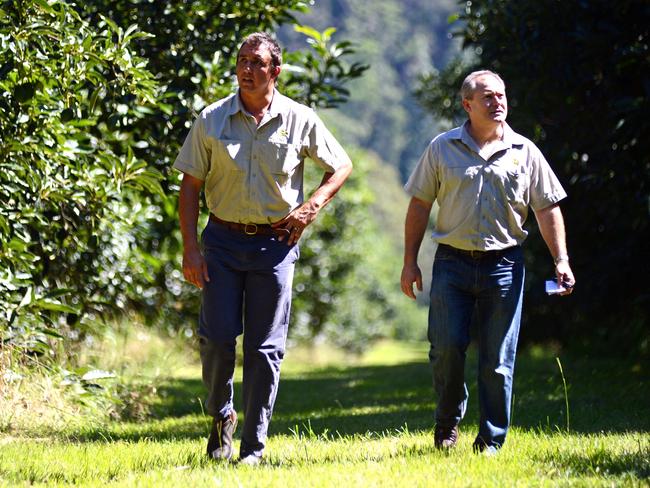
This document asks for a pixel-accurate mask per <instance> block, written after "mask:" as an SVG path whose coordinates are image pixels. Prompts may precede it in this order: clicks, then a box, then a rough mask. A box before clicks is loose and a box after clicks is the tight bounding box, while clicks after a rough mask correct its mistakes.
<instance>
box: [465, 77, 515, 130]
mask: <svg viewBox="0 0 650 488" xmlns="http://www.w3.org/2000/svg"><path fill="white" fill-rule="evenodd" d="M463 108H464V109H465V111H466V112H467V114H468V115H469V119H470V121H471V122H474V123H481V124H485V123H491V122H492V123H494V124H500V123H501V122H504V121H505V120H506V117H507V116H508V99H507V98H506V87H505V86H503V83H501V82H500V81H499V80H498V79H497V78H495V77H494V76H490V75H484V76H481V77H479V78H477V79H476V90H474V93H473V95H472V98H469V99H468V98H466V99H464V100H463Z"/></svg>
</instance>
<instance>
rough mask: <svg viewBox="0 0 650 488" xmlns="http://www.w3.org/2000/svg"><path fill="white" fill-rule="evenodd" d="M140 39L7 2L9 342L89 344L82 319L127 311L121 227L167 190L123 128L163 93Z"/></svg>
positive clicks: (0, 187) (5, 304)
mask: <svg viewBox="0 0 650 488" xmlns="http://www.w3.org/2000/svg"><path fill="white" fill-rule="evenodd" d="M138 37H142V34H141V33H139V32H138V30H137V29H136V28H129V29H127V30H123V29H121V28H119V27H118V26H116V25H114V24H113V23H111V22H109V21H103V20H102V21H101V22H100V23H99V24H98V25H96V26H90V25H89V24H88V23H87V22H85V21H84V20H83V19H82V18H81V17H80V16H79V15H78V13H77V12H75V11H74V10H73V9H72V7H70V6H69V5H67V4H65V3H56V4H52V5H49V4H47V3H46V2H30V3H29V4H23V3H22V2H4V3H3V4H2V10H1V11H0V42H1V44H0V70H1V71H2V77H1V79H0V133H1V134H2V143H1V144H0V168H1V170H0V201H1V202H2V206H1V207H0V243H1V245H2V247H1V251H0V309H1V310H2V315H3V316H2V319H0V320H2V322H3V327H2V339H3V340H13V342H14V343H18V344H22V345H23V346H25V347H27V348H29V349H30V350H33V351H42V350H43V348H46V349H47V347H46V346H47V342H46V340H45V339H46V336H48V335H49V336H50V337H52V336H60V335H61V334H70V335H74V337H79V336H82V335H83V332H84V327H85V325H86V323H85V322H84V321H80V320H79V318H92V314H93V313H94V312H97V311H99V310H101V309H103V308H104V307H103V306H104V304H106V303H112V304H113V306H114V307H118V308H119V307H120V306H121V305H123V298H124V292H125V288H126V287H127V284H128V276H124V273H125V271H126V269H125V266H126V265H127V264H128V261H129V257H128V254H129V246H130V245H131V244H132V243H131V242H129V239H128V238H127V237H128V236H129V235H132V234H131V232H130V231H125V229H126V228H127V227H130V226H131V222H130V219H131V217H132V216H133V214H139V213H140V212H138V209H139V208H141V207H142V206H145V205H146V197H145V196H144V195H146V194H150V195H153V194H156V193H157V192H158V193H159V192H160V187H159V185H158V180H159V175H158V174H157V173H156V172H155V171H153V170H151V169H148V168H147V165H146V163H145V162H144V160H143V159H141V158H139V157H135V156H134V152H133V151H132V149H131V148H132V147H137V146H138V145H139V144H141V139H139V137H138V134H134V133H132V132H130V131H129V130H125V129H124V128H123V127H122V126H121V123H120V121H121V120H138V119H141V118H142V117H143V116H144V114H146V113H147V111H149V110H151V106H152V104H153V102H154V100H155V99H156V96H157V91H156V90H157V86H156V83H155V81H154V80H153V77H152V76H151V73H150V72H149V71H147V70H146V61H145V60H143V59H142V58H140V57H139V56H137V54H135V53H134V52H133V50H132V43H133V40H134V39H137V38H138ZM127 101H128V103H127ZM140 215H142V214H140ZM144 218H146V216H144ZM135 238H136V236H135V235H132V239H131V240H135ZM4 324H7V325H8V326H9V328H6V326H4ZM72 324H75V325H76V327H75V330H74V331H73V330H71V329H70V328H69V327H68V326H70V325H72Z"/></svg>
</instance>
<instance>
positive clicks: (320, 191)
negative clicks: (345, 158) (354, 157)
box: [307, 164, 352, 211]
mask: <svg viewBox="0 0 650 488" xmlns="http://www.w3.org/2000/svg"><path fill="white" fill-rule="evenodd" d="M350 173H352V164H346V165H344V166H341V167H340V168H339V169H337V170H336V171H335V172H334V173H325V174H324V175H323V179H322V180H321V182H320V184H319V185H318V188H317V189H316V191H314V193H313V194H312V196H311V197H310V198H309V200H307V204H308V205H310V206H312V207H313V208H314V209H315V210H316V211H318V210H320V209H321V208H323V207H324V206H325V205H327V204H328V203H329V202H330V201H331V200H332V198H334V195H336V193H337V192H338V191H339V190H340V189H341V187H342V186H343V183H345V180H347V179H348V176H350Z"/></svg>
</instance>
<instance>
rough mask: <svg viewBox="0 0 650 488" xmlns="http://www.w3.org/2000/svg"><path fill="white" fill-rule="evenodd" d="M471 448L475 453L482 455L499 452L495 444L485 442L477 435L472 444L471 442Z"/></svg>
mask: <svg viewBox="0 0 650 488" xmlns="http://www.w3.org/2000/svg"><path fill="white" fill-rule="evenodd" d="M472 450H473V451H474V453H475V454H480V455H482V456H487V457H489V456H494V455H495V454H497V453H498V452H499V448H498V447H497V446H492V445H490V444H488V443H487V442H485V441H484V440H483V439H481V438H480V437H478V438H477V439H476V440H475V441H474V444H472Z"/></svg>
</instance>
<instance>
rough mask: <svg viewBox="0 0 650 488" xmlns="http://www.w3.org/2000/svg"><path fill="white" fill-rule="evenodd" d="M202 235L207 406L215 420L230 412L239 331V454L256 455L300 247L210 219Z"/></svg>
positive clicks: (271, 399) (274, 386)
mask: <svg viewBox="0 0 650 488" xmlns="http://www.w3.org/2000/svg"><path fill="white" fill-rule="evenodd" d="M202 240H203V250H204V255H205V258H206V261H207V265H208V275H209V277H210V281H209V282H207V283H206V286H205V287H204V288H203V296H202V304H201V313H200V317H199V341H200V353H201V363H202V367H203V383H204V384H205V386H206V388H207V390H208V398H207V401H206V410H207V412H208V413H209V414H210V415H212V416H213V417H215V418H225V417H226V416H228V415H229V414H230V413H231V412H232V411H233V410H234V401H233V396H234V395H233V373H234V369H235V347H236V340H237V336H239V335H240V334H242V333H243V334H244V337H243V352H244V361H243V413H244V421H243V428H242V434H241V445H240V455H241V456H242V457H243V456H247V455H249V454H255V455H257V456H261V455H262V453H263V451H264V447H265V443H266V437H267V432H268V427H269V422H270V420H271V415H272V414H273V406H274V404H275V398H276V395H277V392H278V384H279V381H280V364H281V362H282V359H283V358H284V351H285V345H286V339H287V331H288V325H289V315H290V310H291V286H292V282H293V271H294V264H295V261H296V260H297V259H298V256H299V254H300V252H299V249H298V247H297V246H291V247H290V246H287V244H286V243H284V242H279V241H277V239H276V238H275V237H274V236H265V235H255V236H248V235H246V234H243V233H238V232H236V231H232V230H230V229H227V228H224V227H222V226H220V225H219V224H217V223H214V222H209V223H208V226H207V227H206V229H205V230H204V232H203V235H202Z"/></svg>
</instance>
